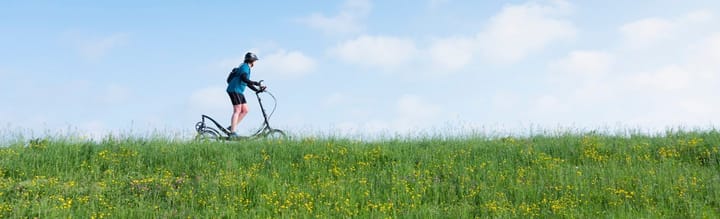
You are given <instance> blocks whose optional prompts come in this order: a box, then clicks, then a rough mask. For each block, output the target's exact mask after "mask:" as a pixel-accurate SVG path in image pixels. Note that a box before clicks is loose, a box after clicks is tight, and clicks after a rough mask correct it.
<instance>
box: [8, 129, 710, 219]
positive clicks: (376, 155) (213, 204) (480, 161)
mask: <svg viewBox="0 0 720 219" xmlns="http://www.w3.org/2000/svg"><path fill="white" fill-rule="evenodd" d="M0 217H1V218H7V217H10V218H17V217H20V218H26V217H27V218H66V217H74V218H187V217H190V218H223V217H224V218H245V217H252V218H257V217H260V218H278V217H280V218H316V217H319V218H338V217H340V218H347V217H363V218H390V217H392V218H475V217H480V218H485V217H493V218H494V217H510V218H527V217H542V218H546V217H561V218H563V217H568V218H598V217H600V218H604V217H615V218H635V217H637V218H657V217H671V218H720V132H718V131H696V132H674V133H668V134H666V135H662V136H655V137H654V136H647V135H634V136H610V135H601V134H590V133H587V134H558V135H545V136H531V137H504V138H484V137H467V138H456V139H396V140H384V141H373V142H358V141H354V140H348V139H332V138H326V139H314V138H303V139H297V140H259V141H247V142H194V141H171V140H165V139H113V138H107V139H105V140H103V141H100V142H92V141H90V142H84V141H78V140H62V139H55V140H39V139H38V140H33V141H23V142H18V143H8V145H4V147H0Z"/></svg>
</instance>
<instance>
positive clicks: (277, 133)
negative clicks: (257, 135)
mask: <svg viewBox="0 0 720 219" xmlns="http://www.w3.org/2000/svg"><path fill="white" fill-rule="evenodd" d="M264 136H265V137H266V138H272V139H279V138H287V135H286V134H285V132H283V131H282V130H280V129H270V130H268V132H267V133H265V134H264Z"/></svg>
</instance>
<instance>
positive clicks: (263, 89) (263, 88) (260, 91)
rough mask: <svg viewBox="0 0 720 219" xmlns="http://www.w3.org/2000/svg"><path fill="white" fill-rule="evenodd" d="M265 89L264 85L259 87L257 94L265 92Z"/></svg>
mask: <svg viewBox="0 0 720 219" xmlns="http://www.w3.org/2000/svg"><path fill="white" fill-rule="evenodd" d="M265 89H267V86H265V85H260V90H258V93H262V92H265Z"/></svg>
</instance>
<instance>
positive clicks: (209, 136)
mask: <svg viewBox="0 0 720 219" xmlns="http://www.w3.org/2000/svg"><path fill="white" fill-rule="evenodd" d="M195 139H196V140H201V141H208V140H218V139H220V134H219V133H217V132H216V131H214V130H209V129H203V130H199V131H198V133H197V135H196V136H195Z"/></svg>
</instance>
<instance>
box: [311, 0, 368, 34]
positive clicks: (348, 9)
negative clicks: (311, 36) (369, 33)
mask: <svg viewBox="0 0 720 219" xmlns="http://www.w3.org/2000/svg"><path fill="white" fill-rule="evenodd" d="M371 9H372V3H371V2H370V0H345V2H344V3H343V6H342V8H341V10H340V12H338V14H337V15H335V16H326V15H323V14H319V13H314V14H311V15H310V16H308V17H304V18H300V19H298V20H299V22H301V23H303V24H305V25H308V26H309V27H311V28H315V29H319V30H321V31H323V32H324V33H326V34H348V33H359V32H362V31H363V30H364V25H363V24H362V23H361V22H362V20H363V19H364V18H365V17H367V15H368V14H369V13H370V11H371Z"/></svg>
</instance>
